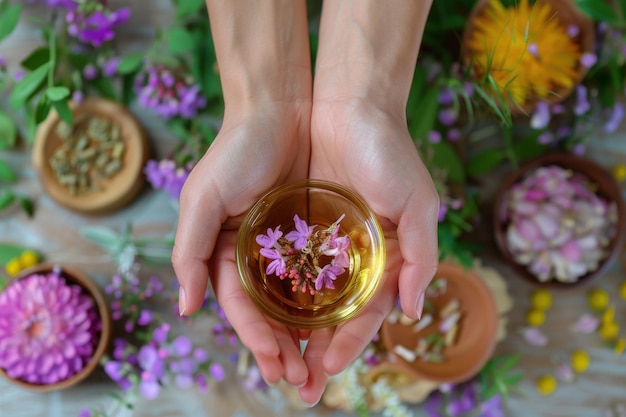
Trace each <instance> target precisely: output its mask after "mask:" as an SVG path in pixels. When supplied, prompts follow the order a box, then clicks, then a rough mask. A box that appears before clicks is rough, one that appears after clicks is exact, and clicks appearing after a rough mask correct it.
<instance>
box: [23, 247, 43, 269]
mask: <svg viewBox="0 0 626 417" xmlns="http://www.w3.org/2000/svg"><path fill="white" fill-rule="evenodd" d="M20 262H21V264H22V268H24V269H25V268H30V267H31V266H35V265H37V263H38V262H39V255H37V252H34V251H32V250H26V251H24V252H22V254H21V255H20Z"/></svg>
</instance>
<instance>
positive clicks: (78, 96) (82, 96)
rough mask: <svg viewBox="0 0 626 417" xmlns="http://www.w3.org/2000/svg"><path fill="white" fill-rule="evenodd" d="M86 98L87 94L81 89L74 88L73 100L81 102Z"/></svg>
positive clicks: (77, 102)
mask: <svg viewBox="0 0 626 417" xmlns="http://www.w3.org/2000/svg"><path fill="white" fill-rule="evenodd" d="M83 100H85V94H84V93H83V92H82V91H80V90H74V91H73V92H72V101H73V102H74V103H76V104H81V103H82V102H83Z"/></svg>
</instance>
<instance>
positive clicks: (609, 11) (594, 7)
mask: <svg viewBox="0 0 626 417" xmlns="http://www.w3.org/2000/svg"><path fill="white" fill-rule="evenodd" d="M575 3H576V6H578V8H579V9H580V10H582V11H583V12H584V13H585V14H586V15H587V16H589V17H590V18H592V19H594V20H596V21H601V22H607V23H615V22H616V21H617V15H616V12H615V10H614V9H613V7H611V6H610V5H609V3H608V2H606V1H598V0H575ZM617 3H618V4H621V7H622V8H624V7H626V6H624V5H623V3H624V2H623V1H622V0H618V1H617Z"/></svg>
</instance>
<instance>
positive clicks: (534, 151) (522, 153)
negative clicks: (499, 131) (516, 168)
mask: <svg viewBox="0 0 626 417" xmlns="http://www.w3.org/2000/svg"><path fill="white" fill-rule="evenodd" d="M541 133H543V132H542V131H536V132H533V134H529V135H526V136H525V137H523V138H522V139H520V140H519V141H518V142H517V143H515V145H513V152H515V156H516V157H517V160H518V162H524V161H527V160H529V159H533V158H536V157H538V156H540V155H543V154H544V153H546V152H547V151H548V149H549V146H548V145H542V144H541V143H539V141H538V138H539V135H540V134H541Z"/></svg>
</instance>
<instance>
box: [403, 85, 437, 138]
mask: <svg viewBox="0 0 626 417" xmlns="http://www.w3.org/2000/svg"><path fill="white" fill-rule="evenodd" d="M419 97H420V99H419V101H418V103H417V106H416V107H414V108H412V109H408V108H407V112H408V115H407V122H408V125H409V133H410V134H411V137H412V138H413V139H414V140H418V141H425V140H426V137H427V135H428V132H430V131H431V130H433V127H434V126H435V122H436V121H437V110H438V109H439V104H438V102H437V98H438V97H439V87H438V86H436V85H433V86H430V87H428V88H427V89H426V91H425V92H423V93H422V94H421V95H420V96H419Z"/></svg>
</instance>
